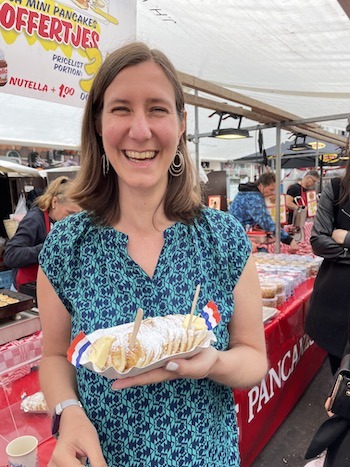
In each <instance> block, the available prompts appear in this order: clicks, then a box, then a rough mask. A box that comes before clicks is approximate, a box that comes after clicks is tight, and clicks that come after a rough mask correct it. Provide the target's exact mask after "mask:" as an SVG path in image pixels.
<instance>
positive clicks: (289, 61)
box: [0, 0, 350, 160]
mask: <svg viewBox="0 0 350 467" xmlns="http://www.w3.org/2000/svg"><path fill="white" fill-rule="evenodd" d="M343 7H344V8H343ZM348 8H349V7H348V2H346V1H345V0H339V1H338V0H309V1H308V2H305V1H304V0H289V1H288V2H280V0H260V1H259V2H256V1H255V0H229V1H228V0H217V1H215V2H213V1H212V0H194V1H191V2H188V1H187V0H177V1H176V2H169V1H167V0H148V1H147V2H141V1H138V3H137V38H138V39H140V40H143V41H145V42H146V43H148V44H149V45H150V46H152V47H157V48H160V49H161V50H163V51H164V52H165V53H166V54H167V55H168V56H169V57H170V58H171V59H172V61H173V62H174V64H175V66H176V67H177V69H178V70H180V71H181V72H183V73H185V74H189V75H192V76H194V77H197V78H200V79H202V80H206V81H208V82H211V83H214V84H217V85H220V86H222V87H224V88H226V89H228V90H230V91H234V92H236V93H241V94H243V95H245V96H247V97H248V98H250V99H255V100H257V101H260V102H262V103H265V104H266V106H267V107H266V110H265V115H267V116H268V115H269V108H268V106H274V107H276V108H279V109H282V110H283V111H285V112H289V113H291V114H294V115H297V116H299V117H301V118H311V117H321V116H333V115H343V114H345V113H349V109H350V81H349V76H350V60H349V59H348V58H349V50H350V21H349V17H348V11H347V9H348ZM190 93H192V95H193V91H189V94H190ZM203 95H205V93H204V94H203V93H201V96H202V97H203ZM201 96H200V97H201ZM216 99H217V100H218V101H221V102H222V99H221V98H216ZM240 106H241V108H242V107H243V108H245V109H247V108H248V109H249V107H247V106H245V105H244V104H240ZM187 108H188V113H189V122H188V132H189V133H194V132H195V116H194V107H193V106H188V107H187ZM250 110H251V107H250ZM0 113H1V118H0V142H9V143H14V144H17V143H19V144H23V142H25V143H27V144H28V145H30V146H33V147H40V146H41V147H48V146H50V147H55V148H67V149H74V148H77V147H78V146H79V141H80V124H81V114H82V110H81V109H78V108H72V107H69V106H64V105H59V104H51V103H48V102H41V101H39V100H33V99H28V98H27V99H25V98H22V97H21V98H19V97H17V96H9V95H8V94H6V95H5V94H1V92H0ZM210 114H212V110H208V109H204V108H203V109H202V108H201V109H199V125H198V129H199V132H200V133H205V132H207V131H210V130H212V129H214V128H216V126H217V121H216V120H215V119H214V118H209V115H210ZM273 119H274V117H272V120H273ZM214 120H215V121H214ZM257 121H259V120H256V119H254V118H253V119H248V120H243V124H242V126H249V125H252V124H253V123H256V122H257ZM345 125H346V123H345V120H344V119H342V120H338V121H333V120H332V121H331V120H330V121H326V122H324V123H322V126H323V127H326V128H327V129H328V130H330V131H333V128H339V129H340V130H344V128H345ZM288 135H289V133H287V132H283V133H282V141H283V140H286V139H287V137H288ZM252 136H253V138H250V139H247V140H244V141H217V140H216V139H214V138H201V141H200V145H199V148H200V150H199V153H200V157H201V158H202V159H205V160H234V159H236V158H239V157H242V156H244V155H247V154H251V153H253V152H254V151H255V150H256V146H257V135H256V132H252ZM264 140H265V144H266V146H271V145H273V144H275V142H276V141H275V130H274V129H267V130H264ZM192 148H193V146H192Z"/></svg>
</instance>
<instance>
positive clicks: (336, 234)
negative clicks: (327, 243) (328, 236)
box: [332, 229, 349, 245]
mask: <svg viewBox="0 0 350 467" xmlns="http://www.w3.org/2000/svg"><path fill="white" fill-rule="evenodd" d="M348 232H349V231H348V230H345V229H335V230H333V232H332V238H333V240H334V241H335V242H337V243H338V244H339V245H342V244H343V243H344V240H345V237H346V235H347V234H348Z"/></svg>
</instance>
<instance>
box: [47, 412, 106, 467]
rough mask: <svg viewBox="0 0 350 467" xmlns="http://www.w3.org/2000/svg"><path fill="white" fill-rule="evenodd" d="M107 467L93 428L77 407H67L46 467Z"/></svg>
mask: <svg viewBox="0 0 350 467" xmlns="http://www.w3.org/2000/svg"><path fill="white" fill-rule="evenodd" d="M87 458H88V459H89V462H90V464H91V467H107V463H106V461H105V459H104V457H103V454H102V450H101V447H100V442H99V439H98V435H97V432H96V430H95V427H94V426H93V425H92V423H91V422H90V420H89V419H88V418H87V416H86V414H85V412H84V411H83V410H81V409H80V408H78V407H67V408H66V409H65V410H64V412H63V413H62V416H61V423H60V432H59V437H58V440H57V443H56V447H55V449H54V451H53V454H52V457H51V459H50V461H49V463H48V467H67V466H69V467H73V466H81V465H85V463H86V459H87Z"/></svg>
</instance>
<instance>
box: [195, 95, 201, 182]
mask: <svg viewBox="0 0 350 467" xmlns="http://www.w3.org/2000/svg"><path fill="white" fill-rule="evenodd" d="M194 93H195V95H196V96H198V91H197V89H196V90H195V91H194ZM194 122H195V123H194V124H195V129H194V139H193V142H194V144H195V148H196V185H197V186H199V184H200V175H199V128H198V126H199V118H198V107H197V106H196V105H195V107H194Z"/></svg>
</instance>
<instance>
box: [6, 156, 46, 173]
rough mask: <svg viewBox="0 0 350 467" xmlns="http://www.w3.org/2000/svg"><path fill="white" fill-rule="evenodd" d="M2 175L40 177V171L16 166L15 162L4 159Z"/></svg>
mask: <svg viewBox="0 0 350 467" xmlns="http://www.w3.org/2000/svg"><path fill="white" fill-rule="evenodd" d="M0 173H3V174H9V175H15V174H19V175H25V176H27V177H28V176H29V177H40V171H38V170H36V169H33V168H31V167H26V166H24V165H21V164H16V163H15V162H11V161H5V160H3V159H2V160H1V159H0Z"/></svg>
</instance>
